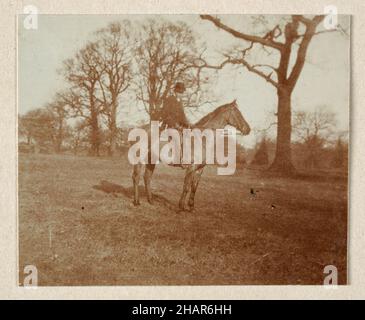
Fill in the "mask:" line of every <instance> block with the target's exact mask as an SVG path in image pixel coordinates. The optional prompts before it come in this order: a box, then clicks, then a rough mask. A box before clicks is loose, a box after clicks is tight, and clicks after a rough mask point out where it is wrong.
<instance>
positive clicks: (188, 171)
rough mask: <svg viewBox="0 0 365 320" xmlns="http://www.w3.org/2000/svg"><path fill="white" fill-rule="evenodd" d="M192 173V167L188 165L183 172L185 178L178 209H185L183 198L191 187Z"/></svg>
mask: <svg viewBox="0 0 365 320" xmlns="http://www.w3.org/2000/svg"><path fill="white" fill-rule="evenodd" d="M193 174H194V170H193V168H192V167H188V168H187V169H186V172H185V179H184V187H183V191H182V193H181V197H180V201H179V208H180V210H185V199H186V196H187V194H188V193H189V191H190V189H191V180H192V176H193Z"/></svg>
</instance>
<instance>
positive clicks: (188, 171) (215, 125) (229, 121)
mask: <svg viewBox="0 0 365 320" xmlns="http://www.w3.org/2000/svg"><path fill="white" fill-rule="evenodd" d="M226 125H230V126H233V127H235V128H236V129H237V130H238V131H240V132H241V133H242V134H243V135H248V134H249V133H250V126H249V125H248V123H247V122H246V120H245V119H244V117H243V116H242V114H241V112H240V111H239V109H238V106H237V103H236V100H234V101H233V102H231V103H228V104H225V105H222V106H220V107H218V108H217V109H215V110H214V111H212V112H210V113H208V114H207V115H206V116H204V117H203V118H202V119H200V120H199V121H198V122H197V123H196V124H195V125H194V126H193V128H199V129H200V128H201V129H207V128H209V129H223V128H224V127H225V126H226ZM205 165H206V164H204V163H203V164H189V165H186V166H184V168H185V179H184V187H183V191H182V194H181V197H180V201H179V208H180V209H181V210H185V209H187V210H193V209H194V197H195V193H196V190H197V188H198V184H199V180H200V177H201V175H202V173H203V169H204V166H205ZM142 166H145V172H144V183H145V189H146V193H147V199H148V202H149V203H151V204H152V203H153V200H152V192H151V179H152V175H153V171H154V169H155V164H146V165H142V164H136V165H134V166H133V175H132V179H133V186H134V205H139V204H140V202H139V192H138V184H139V180H140V176H141V171H142ZM180 167H181V166H180ZM189 192H190V196H189V201H188V207H186V206H185V202H186V197H187V195H188V193H189Z"/></svg>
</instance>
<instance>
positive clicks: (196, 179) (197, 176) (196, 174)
mask: <svg viewBox="0 0 365 320" xmlns="http://www.w3.org/2000/svg"><path fill="white" fill-rule="evenodd" d="M203 170H204V167H203V168H200V169H198V170H196V171H195V172H194V173H193V176H192V179H191V192H190V196H189V202H188V205H189V210H194V199H195V193H196V190H197V189H198V185H199V181H200V178H201V176H202V173H203Z"/></svg>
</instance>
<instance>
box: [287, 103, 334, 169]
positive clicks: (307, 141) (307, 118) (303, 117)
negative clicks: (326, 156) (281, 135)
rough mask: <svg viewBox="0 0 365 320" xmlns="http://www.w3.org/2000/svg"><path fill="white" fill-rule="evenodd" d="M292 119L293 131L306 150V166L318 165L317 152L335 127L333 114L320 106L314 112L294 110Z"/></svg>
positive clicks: (318, 152)
mask: <svg viewBox="0 0 365 320" xmlns="http://www.w3.org/2000/svg"><path fill="white" fill-rule="evenodd" d="M293 120H294V121H293V129H294V133H295V135H296V136H297V137H298V140H299V141H300V142H302V143H303V144H304V146H305V149H306V152H307V158H306V160H305V164H306V166H307V167H311V168H314V167H318V164H319V163H318V159H319V154H320V152H321V150H322V149H323V147H324V145H325V144H326V142H328V140H329V138H330V135H331V134H332V133H333V130H334V129H335V127H336V117H335V114H334V113H333V112H330V111H328V110H326V108H324V107H320V108H318V109H317V110H316V111H314V112H305V111H299V112H295V113H294V119H293Z"/></svg>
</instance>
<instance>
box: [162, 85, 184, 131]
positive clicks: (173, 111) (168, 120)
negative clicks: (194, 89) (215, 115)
mask: <svg viewBox="0 0 365 320" xmlns="http://www.w3.org/2000/svg"><path fill="white" fill-rule="evenodd" d="M184 92H185V85H184V84H183V83H182V82H177V83H176V84H175V88H174V93H173V94H172V95H170V96H168V97H167V98H166V99H165V100H164V101H163V105H162V110H161V111H162V112H161V120H162V123H163V127H168V128H175V129H182V128H188V127H189V126H190V124H189V121H188V119H187V118H186V116H185V112H184V107H183V104H182V102H181V95H182V94H183V93H184Z"/></svg>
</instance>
